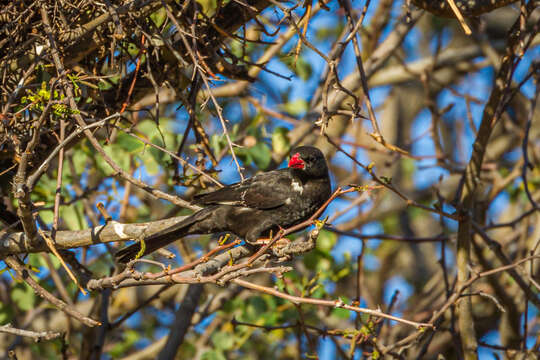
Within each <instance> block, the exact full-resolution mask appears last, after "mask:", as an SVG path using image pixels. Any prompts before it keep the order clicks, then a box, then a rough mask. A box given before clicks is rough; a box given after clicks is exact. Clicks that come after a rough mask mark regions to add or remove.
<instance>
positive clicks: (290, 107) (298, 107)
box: [279, 99, 308, 116]
mask: <svg viewBox="0 0 540 360" xmlns="http://www.w3.org/2000/svg"><path fill="white" fill-rule="evenodd" d="M279 108H280V109H282V110H283V111H286V112H287V113H289V114H291V115H293V116H298V115H301V114H303V113H305V112H306V111H307V109H308V102H307V101H306V100H305V99H296V100H294V101H289V102H288V103H286V104H281V105H279Z"/></svg>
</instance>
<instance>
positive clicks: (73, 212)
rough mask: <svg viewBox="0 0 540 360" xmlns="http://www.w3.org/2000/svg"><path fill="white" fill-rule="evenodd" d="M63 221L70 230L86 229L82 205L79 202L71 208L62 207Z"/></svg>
mask: <svg viewBox="0 0 540 360" xmlns="http://www.w3.org/2000/svg"><path fill="white" fill-rule="evenodd" d="M60 215H61V217H62V221H64V222H65V224H66V225H67V227H68V228H69V229H70V230H82V229H84V222H83V209H82V203H81V202H77V203H76V204H73V205H70V206H62V207H61V208H60Z"/></svg>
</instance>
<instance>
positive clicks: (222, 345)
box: [212, 331, 234, 350]
mask: <svg viewBox="0 0 540 360" xmlns="http://www.w3.org/2000/svg"><path fill="white" fill-rule="evenodd" d="M212 342H213V343H214V346H215V347H216V348H217V349H220V350H229V349H232V348H233V346H234V336H232V334H227V333H224V332H222V331H219V332H216V333H214V334H212Z"/></svg>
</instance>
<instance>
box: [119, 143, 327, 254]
mask: <svg viewBox="0 0 540 360" xmlns="http://www.w3.org/2000/svg"><path fill="white" fill-rule="evenodd" d="M330 195H331V185H330V178H329V175H328V166H327V164H326V160H325V158H324V155H323V154H322V152H321V151H320V150H319V149H317V148H316V147H313V146H301V147H298V148H296V149H294V150H293V151H292V156H291V159H290V161H289V166H288V167H287V168H284V169H279V170H273V171H268V172H265V173H261V174H259V175H255V176H253V177H251V178H249V179H246V180H244V181H242V182H238V183H235V184H232V185H229V186H226V187H223V188H221V189H218V190H216V191H213V192H209V193H205V194H200V195H197V196H195V198H194V200H193V203H194V204H197V205H201V206H204V207H205V208H204V209H202V210H199V211H197V212H196V213H194V214H193V215H191V216H189V217H187V218H186V219H185V220H184V221H181V222H179V223H177V224H175V225H174V226H171V227H170V228H167V229H165V230H163V231H161V232H159V233H156V234H154V235H152V236H150V237H148V238H146V239H145V244H146V248H145V251H144V255H146V254H149V253H151V252H153V251H155V250H157V249H159V248H161V247H164V246H166V245H168V244H170V243H172V242H174V241H176V240H178V239H180V238H182V237H184V236H186V235H191V234H212V233H220V232H230V233H233V234H235V235H237V236H239V237H241V238H243V239H244V240H245V241H247V242H248V243H254V242H256V241H257V240H258V239H260V238H264V237H268V236H269V234H270V233H271V232H272V233H273V234H275V233H276V231H278V230H279V228H280V227H282V228H288V227H291V226H294V225H297V224H299V223H301V222H302V221H305V220H307V219H309V217H310V216H311V215H313V213H315V211H317V210H318V209H319V208H320V207H321V206H322V205H323V204H324V203H325V202H326V200H328V198H329V197H330ZM139 251H140V244H139V243H137V244H133V245H131V246H128V247H126V248H124V249H122V250H120V251H119V252H118V253H117V254H116V257H117V259H118V261H120V262H124V263H125V262H128V261H130V260H132V259H133V258H135V256H136V255H137V254H138V253H139Z"/></svg>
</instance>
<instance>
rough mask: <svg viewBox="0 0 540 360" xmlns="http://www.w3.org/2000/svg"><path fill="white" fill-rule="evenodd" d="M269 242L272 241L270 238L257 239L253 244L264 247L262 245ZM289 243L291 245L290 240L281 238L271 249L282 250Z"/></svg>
mask: <svg viewBox="0 0 540 360" xmlns="http://www.w3.org/2000/svg"><path fill="white" fill-rule="evenodd" d="M270 241H272V239H271V238H270V239H269V238H262V239H257V240H256V241H255V242H254V243H253V244H256V245H261V246H264V245H266V244H268V243H269V242H270ZM290 243H291V240H289V239H287V238H281V239H279V240H277V241H276V242H275V243H274V244H273V245H272V248H283V247H285V246H287V245H289V244H290Z"/></svg>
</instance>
